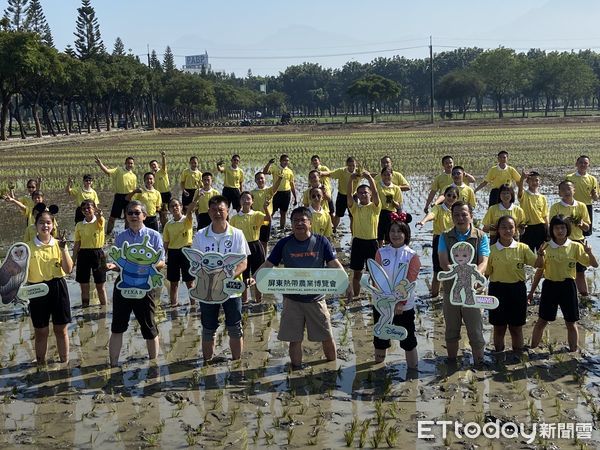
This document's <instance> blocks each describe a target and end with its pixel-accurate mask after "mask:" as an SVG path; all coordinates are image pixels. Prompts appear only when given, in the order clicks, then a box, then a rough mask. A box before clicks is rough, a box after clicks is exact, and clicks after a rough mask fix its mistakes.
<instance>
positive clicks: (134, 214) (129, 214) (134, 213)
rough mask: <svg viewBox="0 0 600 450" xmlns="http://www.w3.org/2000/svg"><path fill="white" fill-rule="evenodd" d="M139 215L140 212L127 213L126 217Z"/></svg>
mask: <svg viewBox="0 0 600 450" xmlns="http://www.w3.org/2000/svg"><path fill="white" fill-rule="evenodd" d="M141 214H142V212H141V211H127V215H128V216H139V215H141Z"/></svg>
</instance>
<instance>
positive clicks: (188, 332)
mask: <svg viewBox="0 0 600 450" xmlns="http://www.w3.org/2000/svg"><path fill="white" fill-rule="evenodd" d="M410 181H411V183H412V185H413V190H412V191H410V192H409V193H407V195H406V196H405V201H406V204H407V210H408V211H409V212H411V213H412V214H413V215H414V216H415V220H417V219H416V218H417V217H420V216H421V214H420V213H419V212H420V210H421V208H422V206H421V205H423V203H424V201H425V198H426V196H427V188H426V181H425V180H423V179H418V178H415V179H411V180H410ZM59 198H60V197H59ZM105 198H108V197H107V196H105ZM552 200H553V198H552V199H551V200H550V201H552ZM64 204H65V206H66V205H67V203H66V199H64ZM69 210H70V209H69ZM479 210H480V211H483V207H480V208H479ZM480 215H481V214H480ZM17 219H22V218H21V217H19V216H16V215H15V217H10V218H9V219H7V222H9V223H10V222H11V221H13V220H14V221H15V222H14V225H13V226H12V227H7V228H9V229H8V230H7V232H8V233H9V234H8V235H9V236H11V234H10V233H12V231H13V228H15V229H16V227H17V225H18V223H19V222H18V220H17ZM276 220H277V219H276ZM65 222H66V220H65ZM347 227H348V224H347V222H345V221H344V222H342V226H341V229H342V231H347ZM430 230H431V228H428V227H426V228H425V230H423V231H419V232H418V233H415V235H414V236H413V245H412V246H413V248H415V249H416V250H417V251H418V252H419V254H420V255H421V261H422V263H423V268H422V272H421V274H420V276H419V279H418V282H417V289H418V294H419V300H418V302H417V319H416V324H417V339H418V343H419V344H418V351H419V371H418V373H411V371H408V370H407V367H406V364H405V360H404V352H403V351H402V350H401V349H400V348H399V346H398V344H397V343H394V345H393V347H392V349H391V350H390V351H389V353H388V358H387V360H386V363H385V364H381V365H373V364H372V344H371V339H372V335H371V333H372V331H371V330H372V318H371V314H370V303H369V299H368V298H366V297H361V298H360V299H359V300H355V301H353V302H350V303H347V302H345V301H344V300H343V299H338V298H332V299H330V300H329V304H330V308H331V311H332V322H333V326H334V333H335V339H336V342H337V344H338V356H339V358H338V360H337V361H336V362H331V363H326V362H323V360H322V352H321V348H320V346H319V345H315V344H312V343H307V344H306V345H305V348H304V362H305V367H304V368H303V369H302V370H297V371H291V370H290V369H289V366H288V357H287V346H286V345H285V344H283V343H281V342H279V341H278V340H277V338H276V336H277V330H278V328H279V317H280V310H281V303H280V301H279V299H277V298H273V297H266V298H265V300H264V302H263V303H262V304H260V305H254V306H251V307H250V308H248V309H246V310H245V313H244V333H245V345H246V348H245V351H244V355H243V358H242V360H241V361H240V362H232V361H231V360H230V358H229V357H230V354H229V350H228V346H227V336H226V332H225V331H224V330H223V329H220V330H219V332H218V337H217V355H218V357H217V358H216V361H215V362H214V363H213V364H211V365H205V364H203V362H202V360H201V358H200V356H199V355H200V329H201V324H200V316H199V312H198V310H197V309H196V308H195V307H192V306H190V305H189V304H188V302H187V298H186V293H185V292H184V290H183V289H181V290H180V299H179V300H180V302H181V303H182V304H183V306H181V307H179V308H176V309H172V308H167V307H162V308H161V309H160V310H159V313H158V320H159V331H160V342H161V352H160V357H159V359H158V361H157V363H156V364H150V363H149V362H148V361H147V359H146V354H147V353H146V347H145V342H144V340H143V339H142V337H141V334H140V332H139V328H138V326H137V324H136V323H135V321H132V322H131V324H130V330H129V331H128V332H127V333H126V334H125V338H124V345H123V351H122V358H121V359H122V360H123V366H122V367H121V368H119V369H109V368H108V366H107V355H108V349H107V345H108V338H109V334H110V322H111V309H110V306H109V307H106V308H104V307H101V306H99V305H97V301H93V302H92V303H95V304H96V305H95V306H92V307H90V308H87V309H82V308H81V307H80V303H81V302H80V295H79V287H78V285H77V284H76V283H75V282H74V281H73V280H69V282H68V286H69V291H70V294H71V300H72V305H73V316H74V320H73V322H72V324H71V325H70V326H69V334H70V338H71V359H72V362H71V364H70V366H69V367H63V366H62V365H60V364H58V363H56V362H55V361H57V354H56V348H55V346H54V339H53V338H51V339H50V349H49V355H50V359H51V362H50V363H49V365H48V367H47V368H44V369H42V370H37V369H36V367H35V365H34V363H33V361H34V352H33V340H32V337H33V329H32V326H31V322H30V319H29V318H28V317H27V316H26V314H24V312H23V311H22V310H16V311H13V310H11V311H6V310H4V311H3V312H2V315H1V316H0V320H1V321H2V324H1V326H0V362H1V366H2V368H1V369H0V409H1V412H2V418H3V420H2V421H1V422H0V443H1V445H2V448H21V447H25V446H28V447H30V448H45V447H76V448H92V447H95V448H107V447H110V448H114V449H120V448H139V447H146V446H158V447H163V448H183V447H187V446H193V445H196V446H203V447H205V448H236V449H237V448H264V447H271V448H281V447H286V448H310V447H312V448H341V447H344V446H346V445H349V446H351V447H357V446H361V447H365V448H374V447H384V448H385V447H398V448H416V449H422V448H446V447H450V448H479V447H483V448H561V449H562V448H590V449H591V448H598V447H599V446H600V444H599V443H598V442H599V441H600V435H599V433H598V431H597V430H596V429H595V422H594V421H595V420H596V421H597V420H598V419H600V417H599V416H598V409H597V408H598V404H599V403H600V402H599V399H600V392H599V389H600V388H599V386H600V369H599V367H600V366H599V365H598V362H599V361H598V356H597V355H598V354H599V353H600V352H599V348H598V347H599V346H600V337H599V336H598V331H599V329H598V328H599V327H598V324H599V321H598V317H597V316H596V315H595V313H594V311H597V303H594V305H593V307H592V308H591V309H590V310H586V312H585V313H584V317H583V319H582V321H581V325H582V326H581V327H580V328H581V337H580V343H581V346H582V348H583V349H584V352H583V354H577V355H573V354H570V353H567V352H566V351H565V348H566V344H565V341H566V330H565V328H564V325H563V323H562V320H561V319H559V320H557V322H556V323H555V324H553V325H552V326H550V327H549V328H548V331H547V335H546V336H545V339H544V345H543V347H542V348H541V349H538V350H536V351H532V352H529V353H528V354H526V355H524V356H522V357H520V358H519V357H517V356H515V355H512V354H511V353H510V352H509V353H507V355H506V357H505V358H503V359H497V358H496V357H495V356H494V355H493V354H492V352H491V347H490V346H489V345H488V349H487V350H486V359H487V361H488V363H489V365H488V367H486V368H485V369H484V370H477V371H475V370H472V368H471V364H470V362H471V355H470V352H469V350H468V344H467V342H466V340H464V341H463V342H462V343H461V348H463V349H464V350H463V352H462V357H461V358H460V359H459V362H458V364H457V366H455V367H451V366H448V365H447V364H446V363H445V360H444V355H445V347H444V342H443V322H442V313H441V305H440V304H439V302H432V301H431V300H430V299H428V298H427V292H428V288H427V286H428V283H429V282H430V278H431V257H430V252H431V247H430V241H431V231H430ZM13 234H14V235H15V236H18V232H14V233H13ZM5 236H6V235H5V234H4V233H3V238H4V240H5V241H6V242H4V244H5V245H7V244H9V243H10V242H12V241H14V240H16V239H12V240H10V239H7V238H6V237H5ZM591 241H592V244H593V246H594V248H595V249H596V250H597V253H598V254H600V243H599V242H598V238H597V237H594V238H592V239H591ZM334 244H335V246H336V248H337V249H338V256H339V257H340V259H341V261H342V262H343V263H345V264H347V263H348V260H349V240H348V238H347V236H346V235H345V236H344V237H340V238H337V239H335V240H334ZM587 274H588V277H589V282H590V283H591V285H592V289H591V291H592V292H594V293H597V292H598V285H597V283H598V281H597V275H596V274H597V272H596V271H594V270H589V271H588V272H587ZM107 286H108V287H109V297H110V294H111V291H112V283H110V282H109V283H108V284H107ZM160 298H161V303H162V304H163V305H165V304H167V303H168V298H167V290H166V289H163V290H162V291H161V292H160ZM593 301H594V302H596V297H595V296H594V297H593ZM535 317H536V308H535V307H533V306H532V307H531V309H530V317H529V319H528V325H527V326H526V329H525V336H527V337H528V336H530V335H531V327H532V324H533V322H534V320H535ZM485 329H486V337H487V338H488V340H489V337H490V334H491V327H490V326H486V328H485ZM440 338H442V339H440ZM507 347H508V346H507ZM496 419H499V420H501V421H503V422H516V423H521V422H522V423H524V424H526V425H527V428H528V429H529V428H530V427H531V424H532V423H534V422H547V423H552V424H558V423H559V422H569V423H574V422H579V423H594V430H593V432H592V436H591V439H581V440H579V441H578V442H576V441H575V439H574V438H572V437H570V438H568V436H567V438H564V439H558V431H556V432H555V437H554V439H543V438H541V437H539V435H538V437H537V438H536V439H535V440H534V441H533V443H532V444H531V445H529V444H527V443H526V442H525V439H524V438H514V439H506V438H503V439H492V440H489V439H486V438H485V437H479V438H474V439H469V438H465V437H464V436H461V437H458V436H455V435H454V434H453V433H449V434H448V435H447V436H446V438H445V439H444V437H443V436H442V432H441V428H439V427H438V428H435V427H434V428H433V430H432V431H431V432H432V433H433V434H434V435H435V437H434V438H433V439H419V438H418V437H417V422H418V421H419V420H437V421H439V420H455V421H460V422H462V423H467V422H476V423H479V424H483V423H484V422H485V421H494V420H496ZM544 446H545V447H544Z"/></svg>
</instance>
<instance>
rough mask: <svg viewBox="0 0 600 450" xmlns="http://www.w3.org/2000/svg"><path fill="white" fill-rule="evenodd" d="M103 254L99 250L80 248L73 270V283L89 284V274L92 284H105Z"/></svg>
mask: <svg viewBox="0 0 600 450" xmlns="http://www.w3.org/2000/svg"><path fill="white" fill-rule="evenodd" d="M103 259H104V252H103V251H102V249H101V248H82V249H79V253H77V267H76V268H75V281H77V282H78V283H89V282H90V272H92V276H93V277H94V283H96V284H100V283H106V270H104V267H102V260H103Z"/></svg>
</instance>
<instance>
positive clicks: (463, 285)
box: [438, 241, 499, 309]
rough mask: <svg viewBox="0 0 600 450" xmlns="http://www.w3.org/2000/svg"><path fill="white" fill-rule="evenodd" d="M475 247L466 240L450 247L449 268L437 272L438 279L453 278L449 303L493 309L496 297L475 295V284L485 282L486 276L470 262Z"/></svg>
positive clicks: (496, 301) (495, 306) (495, 304)
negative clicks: (450, 260) (450, 262)
mask: <svg viewBox="0 0 600 450" xmlns="http://www.w3.org/2000/svg"><path fill="white" fill-rule="evenodd" d="M474 254H475V248H473V246H472V245H471V244H469V243H468V242H464V241H463V242H457V243H456V244H454V245H453V246H452V248H451V249H450V258H451V259H452V262H453V264H450V270H447V271H442V272H439V273H438V280H440V281H445V280H454V282H453V284H452V288H451V289H450V303H451V304H453V305H456V306H464V307H465V308H480V309H495V308H497V307H498V305H499V302H498V299H497V298H496V297H494V296H491V295H477V290H476V289H475V285H476V284H477V283H480V284H485V282H486V281H487V280H486V278H485V277H484V276H483V275H482V274H481V273H479V271H478V270H477V265H475V264H471V263H470V261H471V260H472V259H473V255H474Z"/></svg>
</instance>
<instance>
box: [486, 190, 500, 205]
mask: <svg viewBox="0 0 600 450" xmlns="http://www.w3.org/2000/svg"><path fill="white" fill-rule="evenodd" d="M499 201H500V188H494V189H492V190H491V191H490V197H489V199H488V206H492V205H495V204H497V203H498V202H499Z"/></svg>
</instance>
